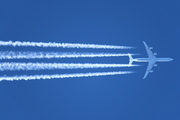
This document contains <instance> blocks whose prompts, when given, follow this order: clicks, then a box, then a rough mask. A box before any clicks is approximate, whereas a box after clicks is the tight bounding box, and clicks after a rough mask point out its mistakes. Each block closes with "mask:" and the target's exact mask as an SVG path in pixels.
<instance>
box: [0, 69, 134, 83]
mask: <svg viewBox="0 0 180 120" xmlns="http://www.w3.org/2000/svg"><path fill="white" fill-rule="evenodd" d="M131 73H133V72H132V71H117V72H95V73H74V74H54V75H30V76H27V75H23V76H13V77H8V76H3V77H0V81H2V80H7V81H14V80H36V79H54V78H76V77H93V76H106V75H121V74H131Z"/></svg>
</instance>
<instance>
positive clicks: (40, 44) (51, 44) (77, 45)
mask: <svg viewBox="0 0 180 120" xmlns="http://www.w3.org/2000/svg"><path fill="white" fill-rule="evenodd" d="M0 46H14V47H16V46H25V47H28V46H31V47H58V48H59V47H61V48H93V49H132V48H133V47H129V46H114V45H98V44H80V43H55V42H48V43H45V42H21V41H15V42H13V41H0Z"/></svg>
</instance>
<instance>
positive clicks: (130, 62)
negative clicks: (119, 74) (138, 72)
mask: <svg viewBox="0 0 180 120" xmlns="http://www.w3.org/2000/svg"><path fill="white" fill-rule="evenodd" d="M128 55H129V66H131V65H132V63H133V57H132V55H131V54H129V53H128Z"/></svg>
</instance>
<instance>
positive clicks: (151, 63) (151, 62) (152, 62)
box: [128, 41, 173, 79]
mask: <svg viewBox="0 0 180 120" xmlns="http://www.w3.org/2000/svg"><path fill="white" fill-rule="evenodd" d="M143 43H144V46H145V48H146V52H147V54H148V58H134V59H133V58H132V55H131V54H128V55H129V65H132V63H133V62H149V63H148V67H147V70H146V72H145V75H144V77H143V79H145V78H146V77H147V75H148V74H149V72H150V73H152V72H153V70H151V69H152V67H153V66H157V64H155V63H156V62H169V61H172V60H173V59H172V58H157V57H156V56H155V55H157V53H153V52H152V51H151V49H153V48H152V47H148V45H147V44H146V43H145V42H144V41H143Z"/></svg>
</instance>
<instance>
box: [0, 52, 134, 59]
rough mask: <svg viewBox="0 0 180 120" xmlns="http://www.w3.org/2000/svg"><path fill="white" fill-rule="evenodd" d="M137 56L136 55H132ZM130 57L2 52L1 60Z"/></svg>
mask: <svg viewBox="0 0 180 120" xmlns="http://www.w3.org/2000/svg"><path fill="white" fill-rule="evenodd" d="M131 55H135V54H131ZM120 56H128V54H122V53H87V52H84V53H81V52H79V53H76V52H30V51H27V52H23V51H18V52H14V51H0V59H40V58H41V59H44V58H47V59H51V58H79V57H120Z"/></svg>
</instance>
